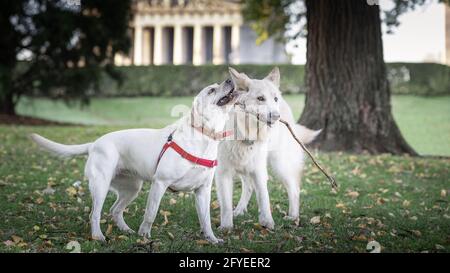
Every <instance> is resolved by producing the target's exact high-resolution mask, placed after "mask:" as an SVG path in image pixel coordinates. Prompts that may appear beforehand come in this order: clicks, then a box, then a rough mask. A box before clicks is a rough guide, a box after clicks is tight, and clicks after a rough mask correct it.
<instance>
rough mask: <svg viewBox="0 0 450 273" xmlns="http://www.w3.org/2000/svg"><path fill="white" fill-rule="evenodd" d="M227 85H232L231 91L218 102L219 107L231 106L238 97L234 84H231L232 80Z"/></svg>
mask: <svg viewBox="0 0 450 273" xmlns="http://www.w3.org/2000/svg"><path fill="white" fill-rule="evenodd" d="M228 81H229V82H228ZM225 83H226V84H231V90H230V91H229V92H228V93H227V94H226V95H225V96H223V97H221V98H220V99H219V100H218V101H217V105H218V106H225V105H227V104H229V103H230V102H232V101H234V99H235V98H236V97H237V94H236V92H234V86H233V83H231V81H230V80H227V81H226V82H225Z"/></svg>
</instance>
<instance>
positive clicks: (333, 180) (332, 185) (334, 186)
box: [279, 119, 338, 189]
mask: <svg viewBox="0 0 450 273" xmlns="http://www.w3.org/2000/svg"><path fill="white" fill-rule="evenodd" d="M279 121H280V122H281V123H283V124H284V125H286V127H287V128H288V129H289V131H290V132H291V135H292V137H293V138H294V139H295V140H296V141H297V142H298V144H300V146H301V147H302V149H303V150H304V151H305V152H306V153H307V154H308V155H309V157H310V158H311V160H312V161H313V162H314V164H315V165H316V166H317V168H319V170H321V171H322V173H323V174H324V175H325V176H326V177H327V178H328V181H330V184H331V187H332V188H333V189H336V188H337V186H338V185H337V183H336V180H335V179H334V177H332V176H331V175H329V174H328V173H327V172H326V171H325V170H324V169H323V168H322V166H320V164H319V163H318V162H317V161H316V160H315V159H314V157H313V155H312V154H311V153H310V152H309V151H308V149H307V148H306V146H305V144H303V142H302V141H301V140H300V139H298V138H297V136H296V135H295V133H294V130H292V128H291V126H290V125H289V123H288V122H287V121H285V120H282V119H279Z"/></svg>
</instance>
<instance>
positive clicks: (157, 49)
mask: <svg viewBox="0 0 450 273" xmlns="http://www.w3.org/2000/svg"><path fill="white" fill-rule="evenodd" d="M162 30H163V29H162V26H160V25H156V26H155V34H154V38H153V42H154V44H153V48H154V49H153V52H154V55H153V64H155V65H160V64H162V63H163V35H162Z"/></svg>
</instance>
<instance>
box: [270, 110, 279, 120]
mask: <svg viewBox="0 0 450 273" xmlns="http://www.w3.org/2000/svg"><path fill="white" fill-rule="evenodd" d="M279 119H280V113H278V112H269V120H270V121H277V120H279Z"/></svg>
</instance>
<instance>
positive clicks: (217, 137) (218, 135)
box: [191, 124, 233, 140]
mask: <svg viewBox="0 0 450 273" xmlns="http://www.w3.org/2000/svg"><path fill="white" fill-rule="evenodd" d="M191 126H192V128H194V129H195V130H197V131H199V132H200V133H202V134H204V135H205V136H207V137H209V138H211V139H214V140H221V139H224V138H226V137H229V136H231V135H232V134H233V131H223V132H219V133H216V132H212V131H211V130H209V129H208V128H205V127H203V126H195V125H194V124H191Z"/></svg>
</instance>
